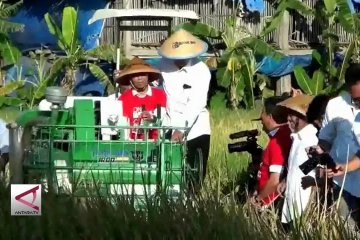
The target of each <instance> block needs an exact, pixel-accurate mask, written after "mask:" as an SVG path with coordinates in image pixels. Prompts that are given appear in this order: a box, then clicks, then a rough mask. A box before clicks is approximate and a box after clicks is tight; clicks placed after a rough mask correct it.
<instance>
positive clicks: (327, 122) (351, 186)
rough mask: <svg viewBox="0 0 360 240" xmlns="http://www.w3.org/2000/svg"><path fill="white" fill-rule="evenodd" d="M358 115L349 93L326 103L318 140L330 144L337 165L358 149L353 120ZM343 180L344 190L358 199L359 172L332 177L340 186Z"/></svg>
mask: <svg viewBox="0 0 360 240" xmlns="http://www.w3.org/2000/svg"><path fill="white" fill-rule="evenodd" d="M359 113H360V111H359V110H358V109H356V108H355V107H354V106H353V105H352V103H351V96H350V95H349V93H344V94H342V95H341V96H338V97H336V98H333V99H331V100H330V101H329V102H328V105H327V107H326V111H325V117H324V120H323V127H322V128H321V130H320V134H319V139H323V140H326V141H327V142H329V143H331V144H332V146H331V150H330V156H331V157H332V158H333V160H334V161H335V162H336V163H338V164H345V163H346V162H347V161H348V160H349V159H351V158H352V156H353V155H354V154H355V153H356V152H357V151H358V150H359V149H360V145H359V143H358V142H357V139H356V137H355V134H354V127H355V126H356V122H357V121H356V120H355V118H356V117H357V115H358V114H359ZM357 118H358V117H357ZM354 121H355V123H354ZM354 124H355V126H354ZM355 132H356V129H355ZM344 179H345V183H344V189H345V190H346V191H347V192H349V193H350V194H351V195H353V196H355V197H360V187H359V183H360V170H356V171H353V172H348V173H347V174H346V176H339V177H334V178H333V181H334V182H335V184H337V185H338V186H342V183H343V181H344Z"/></svg>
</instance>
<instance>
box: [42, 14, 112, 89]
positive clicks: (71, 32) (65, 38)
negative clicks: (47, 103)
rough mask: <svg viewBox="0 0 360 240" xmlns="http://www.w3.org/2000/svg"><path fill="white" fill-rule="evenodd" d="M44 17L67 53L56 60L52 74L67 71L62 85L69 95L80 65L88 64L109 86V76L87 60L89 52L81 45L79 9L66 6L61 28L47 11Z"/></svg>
mask: <svg viewBox="0 0 360 240" xmlns="http://www.w3.org/2000/svg"><path fill="white" fill-rule="evenodd" d="M44 18H45V21H46V23H47V26H48V29H49V32H50V33H51V34H52V35H54V36H55V37H56V39H57V40H58V41H57V45H58V46H59V48H61V49H62V50H63V51H64V52H65V54H66V56H65V57H59V58H58V59H57V60H55V62H54V64H53V66H52V67H51V70H50V75H51V76H52V77H54V78H56V76H59V75H61V74H62V73H64V72H65V73H64V77H63V78H62V79H61V81H60V85H61V86H62V87H63V88H64V89H66V90H67V91H68V94H69V95H72V94H73V91H74V87H75V83H76V77H75V74H76V71H77V70H78V69H79V67H81V66H86V67H88V68H89V70H90V72H91V73H92V74H93V75H94V76H95V77H96V78H97V79H99V80H100V81H102V83H103V84H104V85H105V87H109V85H111V82H110V80H109V78H108V76H107V75H106V74H105V73H104V71H103V70H102V69H101V68H100V67H99V66H97V65H96V64H94V63H89V62H88V61H87V59H86V57H87V56H88V53H87V52H86V51H85V50H84V49H83V48H82V47H81V45H80V42H79V39H78V16H77V11H76V10H75V9H74V8H73V7H65V8H64V10H63V16H62V25H61V28H60V27H59V26H57V25H56V23H55V21H54V19H53V18H52V17H51V15H50V14H49V13H46V14H45V16H44Z"/></svg>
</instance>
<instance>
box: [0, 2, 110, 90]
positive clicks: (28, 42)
mask: <svg viewBox="0 0 360 240" xmlns="http://www.w3.org/2000/svg"><path fill="white" fill-rule="evenodd" d="M68 5H70V6H73V7H74V8H76V9H78V20H79V23H78V24H79V25H78V30H79V40H80V43H81V46H82V47H83V48H84V49H85V50H89V49H93V48H95V47H97V46H98V41H99V37H100V34H101V32H102V29H103V27H104V21H100V20H99V21H96V22H95V23H93V24H91V25H88V20H89V19H90V18H91V17H92V15H93V14H94V12H95V11H96V10H98V9H103V8H107V7H108V6H109V1H108V0H96V1H89V0H63V1H43V0H24V4H23V6H22V8H21V9H20V10H19V11H18V13H17V14H16V15H15V16H14V17H12V18H10V19H9V20H10V21H13V22H17V23H23V24H24V25H25V29H24V31H23V32H16V33H13V34H11V35H10V37H11V40H12V41H13V42H14V43H15V45H16V46H17V47H18V48H19V49H20V50H22V51H25V50H28V49H36V48H38V49H39V48H41V47H42V46H46V47H48V48H49V49H58V47H57V44H56V42H57V40H56V38H55V37H54V36H53V35H52V34H51V33H50V32H49V30H48V28H47V25H46V22H45V19H44V15H45V14H46V13H47V12H49V13H50V14H51V16H52V17H53V18H54V20H55V21H56V22H57V24H58V26H61V19H62V11H63V8H64V7H65V6H68ZM20 64H21V65H22V77H23V79H24V78H26V80H28V81H30V82H34V81H37V79H36V77H34V76H31V75H27V74H26V73H27V72H29V70H31V69H33V64H34V63H33V62H31V60H29V59H27V58H26V57H23V58H21V60H20ZM103 67H104V69H105V70H106V69H110V68H111V66H105V64H103ZM17 72H19V71H18V69H17V68H16V67H13V68H12V69H10V70H9V71H8V72H7V76H6V77H5V81H10V80H12V79H16V78H17ZM76 77H77V83H76V87H75V95H83V94H86V93H87V92H92V93H94V94H96V95H102V94H103V93H104V87H103V85H102V84H101V83H99V81H98V79H96V78H95V77H94V76H93V75H92V74H91V73H90V72H89V70H88V69H85V68H81V69H79V71H77V73H76Z"/></svg>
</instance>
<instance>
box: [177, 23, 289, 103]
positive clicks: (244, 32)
mask: <svg viewBox="0 0 360 240" xmlns="http://www.w3.org/2000/svg"><path fill="white" fill-rule="evenodd" d="M179 28H183V29H185V30H187V31H189V32H191V33H192V34H194V35H195V36H198V37H200V38H202V39H221V40H222V41H223V42H224V44H225V46H226V49H225V51H224V53H223V54H222V55H221V57H220V58H219V59H218V64H217V79H218V83H219V85H221V86H222V87H225V88H226V89H227V101H228V106H229V107H230V108H231V109H236V108H238V107H239V106H240V104H241V103H243V104H244V105H245V107H246V108H252V107H254V105H255V96H254V88H255V85H256V82H255V81H254V76H255V73H256V71H257V69H256V59H255V55H257V54H259V55H266V56H272V57H274V58H276V59H279V58H281V57H282V54H281V53H279V52H277V51H276V50H275V49H273V48H272V47H271V46H270V45H268V44H267V43H266V42H265V41H264V40H262V39H261V38H260V37H258V36H254V35H253V34H252V33H251V31H250V30H249V29H247V28H246V27H245V26H241V25H239V23H238V22H237V18H236V17H235V16H231V17H229V18H227V19H226V20H225V28H224V30H222V31H219V30H217V29H216V28H214V27H212V26H210V25H207V24H204V23H199V22H196V23H192V22H187V23H183V24H180V25H178V26H176V28H175V29H179ZM208 42H210V41H208Z"/></svg>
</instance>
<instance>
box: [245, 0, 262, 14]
mask: <svg viewBox="0 0 360 240" xmlns="http://www.w3.org/2000/svg"><path fill="white" fill-rule="evenodd" d="M245 5H246V8H247V9H248V10H249V11H250V12H255V11H256V12H259V13H263V12H264V10H265V6H264V5H265V3H264V0H245Z"/></svg>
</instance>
